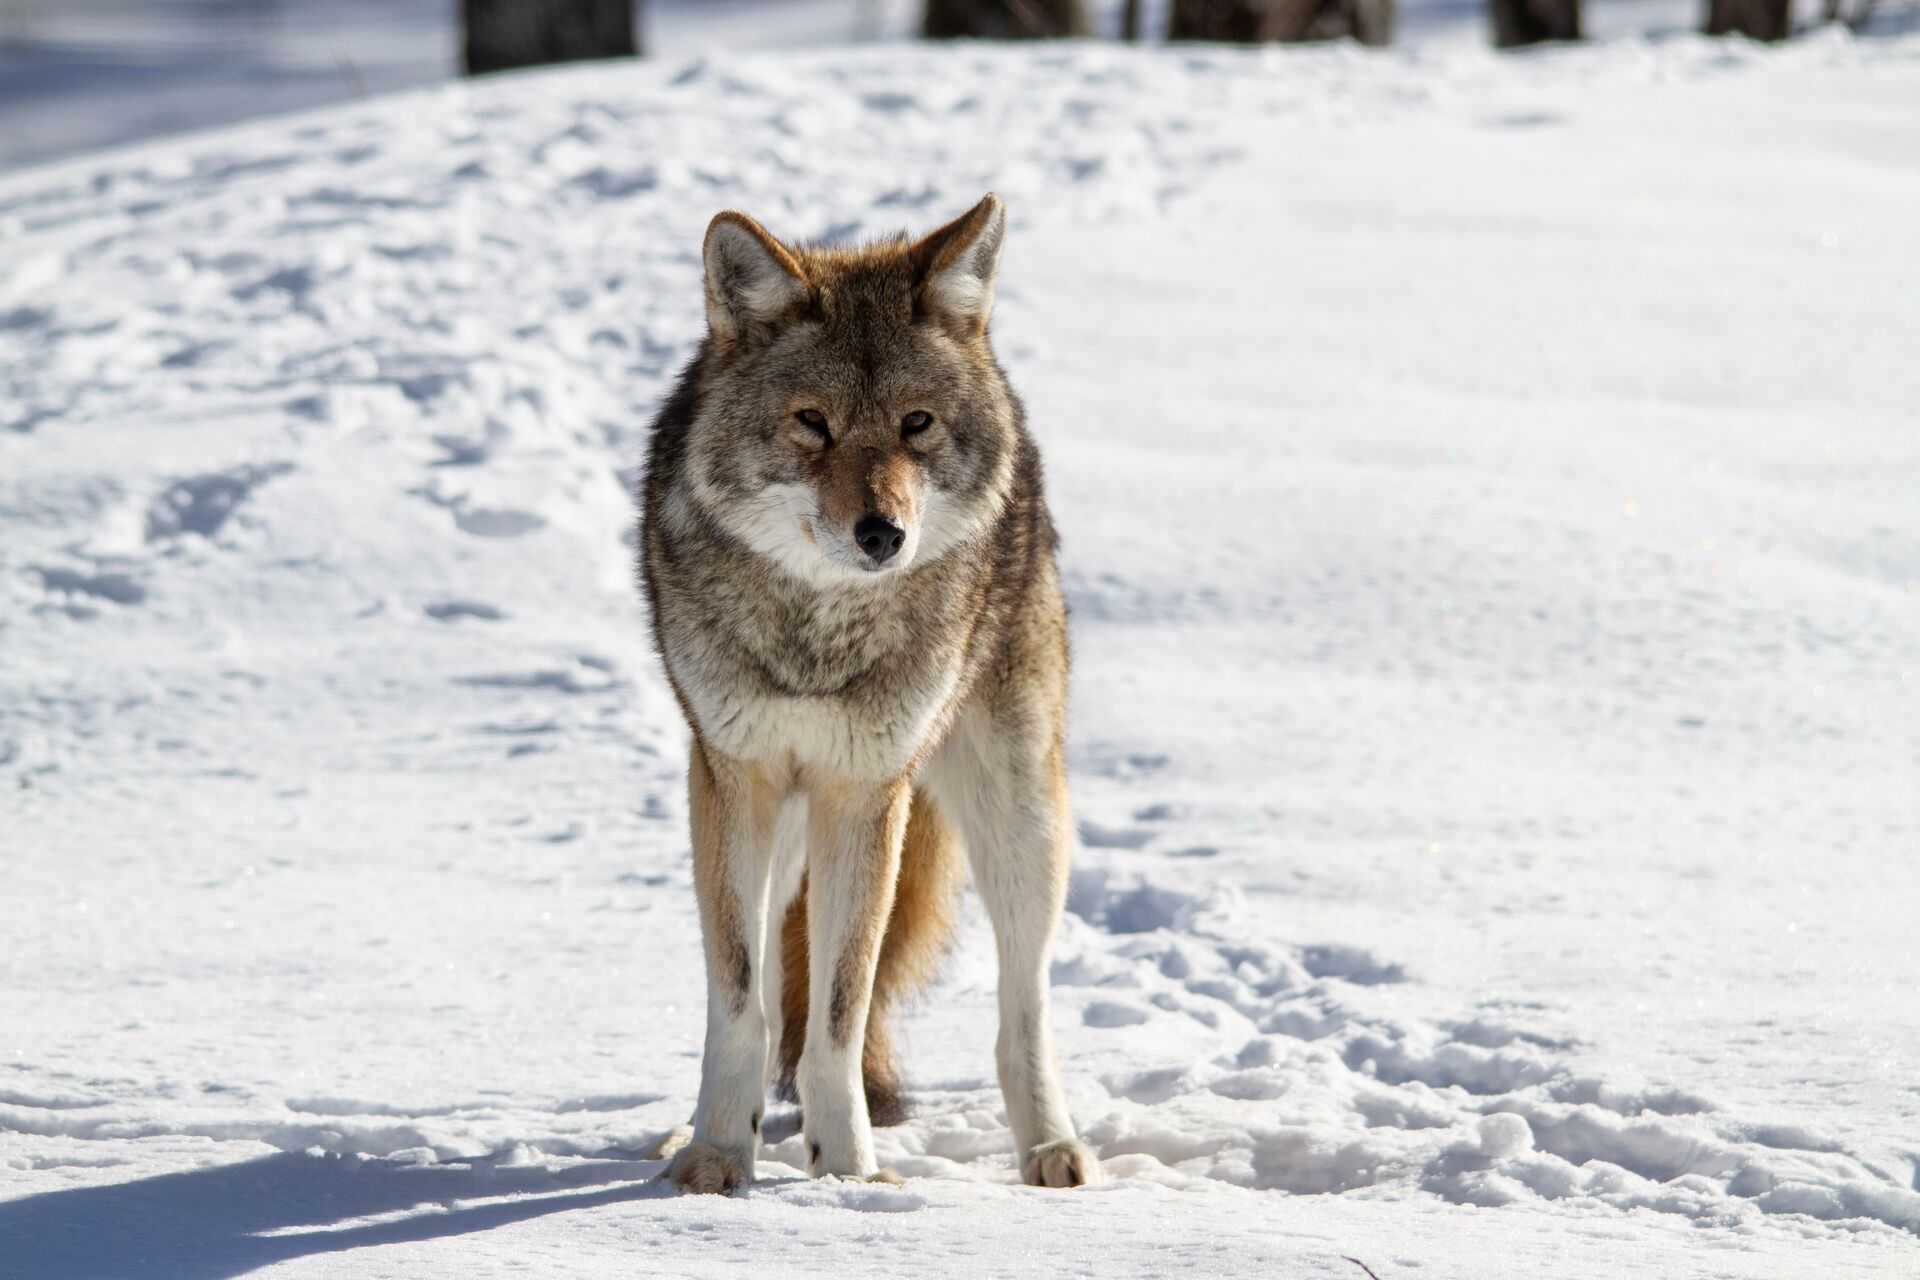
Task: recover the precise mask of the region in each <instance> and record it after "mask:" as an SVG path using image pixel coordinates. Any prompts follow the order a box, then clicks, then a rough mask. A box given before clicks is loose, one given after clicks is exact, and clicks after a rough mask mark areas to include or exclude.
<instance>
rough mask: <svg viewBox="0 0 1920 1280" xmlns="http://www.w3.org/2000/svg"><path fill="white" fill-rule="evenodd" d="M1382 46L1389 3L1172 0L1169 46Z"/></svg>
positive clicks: (1389, 31)
mask: <svg viewBox="0 0 1920 1280" xmlns="http://www.w3.org/2000/svg"><path fill="white" fill-rule="evenodd" d="M1347 36H1352V37H1353V38H1354V39H1355V40H1358V41H1359V42H1360V43H1361V44H1385V43H1387V41H1389V40H1391V39H1392V38H1393V0H1173V16H1172V19H1171V20H1170V21H1169V23H1168V25H1167V39H1169V40H1224V41H1228V42H1231V43H1235V44H1254V43H1258V42H1260V41H1264V40H1339V39H1342V38H1344V37H1347Z"/></svg>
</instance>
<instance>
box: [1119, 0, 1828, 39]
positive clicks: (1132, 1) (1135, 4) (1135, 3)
mask: <svg viewBox="0 0 1920 1280" xmlns="http://www.w3.org/2000/svg"><path fill="white" fill-rule="evenodd" d="M1827 3H1829V4H1838V3H1840V0H1827ZM1120 38H1121V39H1122V40H1138V39H1139V38H1140V0H1127V2H1126V3H1125V4H1124V5H1122V6H1120Z"/></svg>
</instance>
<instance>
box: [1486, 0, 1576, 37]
mask: <svg viewBox="0 0 1920 1280" xmlns="http://www.w3.org/2000/svg"><path fill="white" fill-rule="evenodd" d="M1489 7H1490V8H1491V9H1492V10H1493V43H1494V44H1495V45H1497V46H1498V47H1500V48H1502V49H1512V48H1514V47H1516V46H1518V45H1523V44H1539V43H1540V42H1541V41H1542V40H1578V39H1579V38H1580V0H1491V3H1490V5H1489Z"/></svg>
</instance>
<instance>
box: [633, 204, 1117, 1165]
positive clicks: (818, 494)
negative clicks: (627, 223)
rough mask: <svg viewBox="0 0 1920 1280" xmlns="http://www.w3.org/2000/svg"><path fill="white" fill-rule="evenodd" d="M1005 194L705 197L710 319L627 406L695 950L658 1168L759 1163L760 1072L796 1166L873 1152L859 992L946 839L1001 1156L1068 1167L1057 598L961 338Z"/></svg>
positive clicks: (1008, 442)
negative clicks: (823, 240) (914, 220)
mask: <svg viewBox="0 0 1920 1280" xmlns="http://www.w3.org/2000/svg"><path fill="white" fill-rule="evenodd" d="M1005 234H1006V212H1005V210H1004V208H1003V207H1002V205H1001V203H1000V201H999V199H997V198H996V197H994V196H992V195H988V196H987V197H986V198H985V199H983V200H981V201H980V203H979V204H977V205H975V206H974V207H973V208H972V209H971V210H969V211H968V212H967V213H965V214H964V215H962V216H961V217H959V218H957V219H955V220H954V221H953V222H950V223H948V224H947V225H946V226H944V227H941V228H940V229H939V230H937V231H934V232H932V233H931V234H929V235H927V236H925V237H923V238H922V239H919V240H909V239H908V238H906V237H905V236H901V237H898V238H895V239H891V240H886V241H882V242H880V243H877V244H870V245H866V246H863V247H859V248H832V247H815V246H800V245H788V244H783V243H781V242H780V241H778V240H776V239H774V238H773V236H771V235H769V234H768V233H767V232H766V231H765V230H764V229H763V228H762V227H761V226H760V224H759V223H757V222H755V221H754V220H753V219H752V218H749V217H747V216H746V215H745V214H742V213H735V212H731V211H729V212H725V213H721V214H719V215H718V216H716V217H715V218H714V219H713V222H712V223H711V224H710V225H709V226H708V228H707V235H706V242H705V246H704V249H703V258H704V264H705V272H706V305H707V325H708V334H707V337H706V340H705V341H704V342H703V343H702V344H701V346H700V349H699V351H698V353H697V354H696V355H695V356H694V358H693V360H692V362H691V363H690V364H689V365H688V366H687V368H686V370H685V371H684V372H683V373H682V375H681V377H680V380H679V383H678V384H677V385H676V386H675V388H674V390H673V393H672V395H671V396H670V397H669V398H668V400H667V402H666V404H665V405H663V406H662V408H661V410H660V414H659V417H658V418H657V419H656V421H655V423H654V427H653V439H652V446H651V452H650V456H649V460H648V466H647V476H646V481H645V494H644V506H645V511H644V514H643V516H642V521H641V552H640V557H641V577H642V580H643V582H644V584H645V589H646V594H647V599H648V602H649V604H650V605H651V608H652V614H653V629H654V639H655V642H656V643H657V644H658V645H659V647H660V654H661V657H662V658H663V659H664V660H665V663H666V670H667V675H668V678H669V679H670V680H671V682H672V685H673V690H674V693H675V695H676V697H677V698H678V699H679V702H680V708H681V710H682V711H683V712H684V713H685V715H686V717H687V723H688V725H689V726H690V727H691V728H692V731H693V745H692V751H691V753H690V757H691V758H690V760H689V762H688V768H687V772H688V793H689V803H688V810H689V815H690V825H691V828H692V841H693V879H694V889H695V892H696V894H697V896H698V898H699V903H700V923H701V930H702V933H703V935H704V938H705V944H706V961H707V1033H706V1054H705V1057H704V1059H703V1061H702V1064H701V1075H700V1097H699V1103H698V1105H697V1107H696V1108H695V1111H694V1116H693V1125H692V1137H691V1141H690V1142H688V1143H687V1145H685V1146H683V1147H681V1148H680V1149H679V1150H678V1151H677V1152H676V1153H675V1154H674V1157H673V1160H672V1162H671V1163H670V1164H669V1166H668V1168H667V1173H666V1176H667V1177H669V1178H670V1179H671V1180H672V1181H673V1182H674V1183H676V1184H677V1185H678V1186H680V1187H682V1188H684V1189H686V1190H689V1191H706V1192H716V1191H730V1190H732V1189H734V1188H736V1187H739V1186H741V1185H743V1184H745V1183H747V1182H750V1181H752V1179H753V1165H754V1157H755V1154H756V1150H757V1147H758V1144H759V1140H760V1122H761V1116H762V1107H763V1104H764V1102H765V1100H766V1096H767V1089H768V1085H769V1083H770V1080H769V1077H770V1075H772V1076H773V1077H774V1078H773V1081H772V1083H774V1084H776V1085H777V1087H778V1088H779V1090H780V1091H781V1092H782V1094H783V1095H785V1096H787V1097H789V1098H794V1097H796V1096H797V1100H798V1101H799V1103H800V1105H801V1110H802V1124H803V1128H804V1130H805V1137H806V1151H807V1167H808V1172H809V1173H810V1174H812V1175H813V1176H816V1177H819V1176H824V1175H838V1176H842V1177H854V1178H874V1177H880V1178H890V1177H891V1174H890V1172H888V1171H880V1170H877V1168H876V1165H875V1162H874V1155H873V1132H872V1126H873V1125H874V1124H881V1125H885V1124H893V1123H898V1122H899V1121H900V1120H902V1119H903V1118H905V1114H906V1108H905V1104H904V1101H903V1099H902V1097H901V1092H900V1067H899V1063H898V1061H897V1060H896V1058H895V1056H894V1052H893V1049H892V1046H891V1044H890V1042H889V1039H888V1034H887V1027H886V1015H887V1013H888V1012H889V1011H890V1010H892V1009H894V1008H896V1007H897V1006H898V1005H900V1004H901V1003H902V1002H903V1001H904V1000H905V999H906V998H907V997H910V996H911V995H913V994H914V993H915V992H916V991H917V990H919V989H920V988H921V987H922V986H924V985H925V983H926V982H927V981H928V980H929V979H930V978H931V976H932V971H933V969H934V967H935V965H936V963H937V962H938V960H939V958H940V956H941V954H942V953H943V951H944V949H945V946H946V943H947V941H948V936H949V933H950V931H951V910H952V901H953V898H954V896H955V894H956V892H957V890H958V887H959V883H960V879H961V877H962V875H963V871H962V866H961V861H960V857H959V855H960V851H961V850H964V851H965V853H966V857H967V860H968V861H969V862H970V863H971V865H972V870H973V880H974V884H975V885H976V886H977V887H978V888H979V891H980V896H981V898H982V899H983V900H984V902H985V904H986V908H987V914H988V915H989V916H990V917H991V919H992V922H993V930H994V936H995V939H996V941H997V944H998V951H999V961H1000V1034H999V1040H998V1042H997V1044H996V1054H995V1056H996V1058H997V1060H998V1066H999V1074H1000V1088H1001V1091H1002V1093H1003V1094H1004V1096H1005V1098H1006V1104H1007V1117H1008V1121H1009V1123H1010V1124H1011V1126H1012V1129H1013V1137H1014V1143H1015V1146H1016V1148H1017V1152H1016V1154H1017V1156H1018V1159H1019V1164H1020V1168H1021V1171H1022V1173H1023V1174H1024V1175H1025V1177H1026V1180H1027V1181H1028V1182H1031V1183H1037V1184H1040V1185H1042V1186H1049V1187H1070V1186H1077V1185H1080V1184H1082V1183H1090V1182H1096V1181H1098V1180H1099V1178H1100V1166H1099V1164H1098V1162H1097V1161H1096V1160H1095V1159H1094V1157H1093V1153H1092V1152H1091V1151H1089V1150H1088V1149H1087V1147H1086V1146H1084V1145H1083V1144H1082V1143H1081V1142H1080V1141H1079V1139H1078V1138H1077V1137H1076V1136H1075V1134H1074V1129H1073V1122H1072V1120H1071V1119H1070V1118H1069V1117H1068V1115H1067V1108H1066V1102H1065V1100H1064V1099H1063V1097H1062V1096H1061V1092H1060V1081H1059V1076H1058V1074H1057V1071H1056V1069H1055V1066H1054V1055H1053V1037H1052V1032H1051V1030H1050V1028H1049V1025H1048V1020H1047V957H1048V952H1049V950H1050V949H1051V947H1052V942H1053V932H1054V928H1055V926H1056V924H1057V923H1058V921H1059V918H1060V908H1061V904H1062V901H1063V899H1064V897H1065V894H1066V884H1067V859H1068V854H1069V847H1070V843H1071V838H1070V833H1071V831H1072V822H1071V820H1070V818H1069V815H1068V809H1067V788H1066V774H1065V766H1064V762H1063V759H1062V750H1063V748H1062V737H1063V732H1064V720H1065V715H1066V700H1067V620H1066V608H1065V603H1064V601H1063V599H1062V596H1061V591H1060V580H1059V574H1058V571H1057V569H1056V568H1055V565H1054V546H1055V537H1054V530H1053V524H1052V521H1051V520H1050V519H1049V517H1048V514H1047V506H1046V502H1045V501H1044V499H1043V498H1042V496H1041V490H1040V455H1039V453H1038V451H1037V450H1036V449H1035V448H1034V444H1033V440H1032V438H1031V437H1029V435H1028V434H1027V430H1026V426H1025V417H1024V412H1023V410H1022V408H1021V405H1020V401H1019V399H1018V398H1017V397H1016V396H1015V395H1014V393H1013V391H1012V389H1011V388H1010V387H1009V386H1008V385H1007V379H1006V374H1005V371H1004V370H1002V369H1001V367H1000V364H999V361H998V360H997V359H995V357H994V354H993V349H992V347H991V346H990V344H989V343H988V340H987V320H988V316H989V314H990V312H991V311H992V307H993V290H994V274H995V271H996V268H997V266H998V263H999V257H1000V243H1001V240H1002V239H1003V238H1004V236H1005Z"/></svg>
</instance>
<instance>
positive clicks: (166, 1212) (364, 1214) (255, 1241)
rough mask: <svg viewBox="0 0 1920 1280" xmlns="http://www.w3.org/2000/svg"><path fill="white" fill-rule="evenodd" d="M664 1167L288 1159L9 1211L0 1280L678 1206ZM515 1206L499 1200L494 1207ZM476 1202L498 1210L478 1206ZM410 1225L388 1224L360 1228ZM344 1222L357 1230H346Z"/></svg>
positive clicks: (13, 1206)
mask: <svg viewBox="0 0 1920 1280" xmlns="http://www.w3.org/2000/svg"><path fill="white" fill-rule="evenodd" d="M663 1167H664V1166H663V1165H662V1164H661V1162H659V1161H638V1160H633V1159H606V1160H595V1161H593V1162H591V1163H586V1164H579V1165H573V1166H569V1167H566V1168H561V1169H548V1168H540V1167H531V1166H516V1165H506V1164H503V1163H502V1162H501V1160H500V1158H498V1157H495V1158H492V1159H484V1158H483V1159H480V1160H475V1161H472V1162H467V1163H462V1164H453V1165H406V1164H396V1163H394V1162H392V1161H388V1160H374V1159H367V1158H365V1157H359V1156H338V1155H322V1154H318V1153H300V1152H286V1153H281V1154H278V1155H271V1156H267V1157H264V1158H262V1159H259V1160H249V1161H245V1162H243V1163H240V1164H227V1165H220V1166H218V1167H216V1168H209V1169H194V1170H190V1171H187V1172H183V1173H168V1174H162V1175H160V1176H158V1177H152V1178H142V1179H140V1180H138V1181H135V1182H123V1183H118V1184H116V1185H113V1186H106V1187H82V1188H76V1189H74V1190H70V1191H50V1192H46V1193H44V1194H42V1195H36V1196H26V1197H24V1198H22V1199H18V1200H7V1201H4V1202H0V1277H6V1278H7V1280H14V1278H15V1277H19V1278H20V1280H26V1277H52V1276H72V1277H83V1276H84V1277H87V1278H88V1280H116V1278H118V1277H145V1278H147V1280H167V1278H169V1277H183V1278H184V1277H194V1278H195V1280H200V1278H202V1277H206V1278H211V1277H220V1276H238V1275H244V1274H245V1273H247V1272H249V1271H252V1270H254V1269H256V1268H259V1267H264V1266H267V1265H269V1264H271V1263H276V1262H285V1261H288V1260H291V1259H295V1258H304V1257H308V1256H311V1255H314V1254H321V1253H334V1252H340V1251H344V1250H348V1249H360V1248H366V1247H369V1246H374V1245H387V1244H402V1243H406V1242H409V1241H416V1240H435V1239H440V1238H442V1237H446V1236H456V1235H466V1234H469V1233H471V1232H475V1231H490V1230H492V1229H494V1228H495V1227H504V1226H509V1225H511V1224H513V1223H516V1222H524V1221H526V1220H527V1219H530V1218H538V1217H543V1216H545V1215H547V1214H550V1213H565V1212H567V1211H569V1210H573V1209H590V1208H594V1207H596V1206H599V1205H607V1204H617V1203H621V1202H624V1201H632V1200H653V1199H664V1198H667V1197H669V1196H671V1195H672V1194H673V1189H672V1187H671V1186H669V1185H668V1184H666V1183H663V1182H658V1181H655V1180H654V1175H656V1174H657V1173H658V1172H659V1171H660V1169H661V1168H663ZM508 1196H511V1197H515V1198H514V1199H508V1200H503V1199H499V1197H508ZM470 1201H489V1203H480V1204H473V1203H468V1202H470ZM397 1213H406V1215H407V1216H405V1217H402V1218H392V1219H390V1220H387V1221H374V1222H361V1221H359V1220H360V1219H366V1218H376V1219H377V1218H379V1217H380V1216H381V1215H392V1214H397ZM341 1223H354V1224H355V1225H352V1226H341V1225H338V1224H341Z"/></svg>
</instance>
